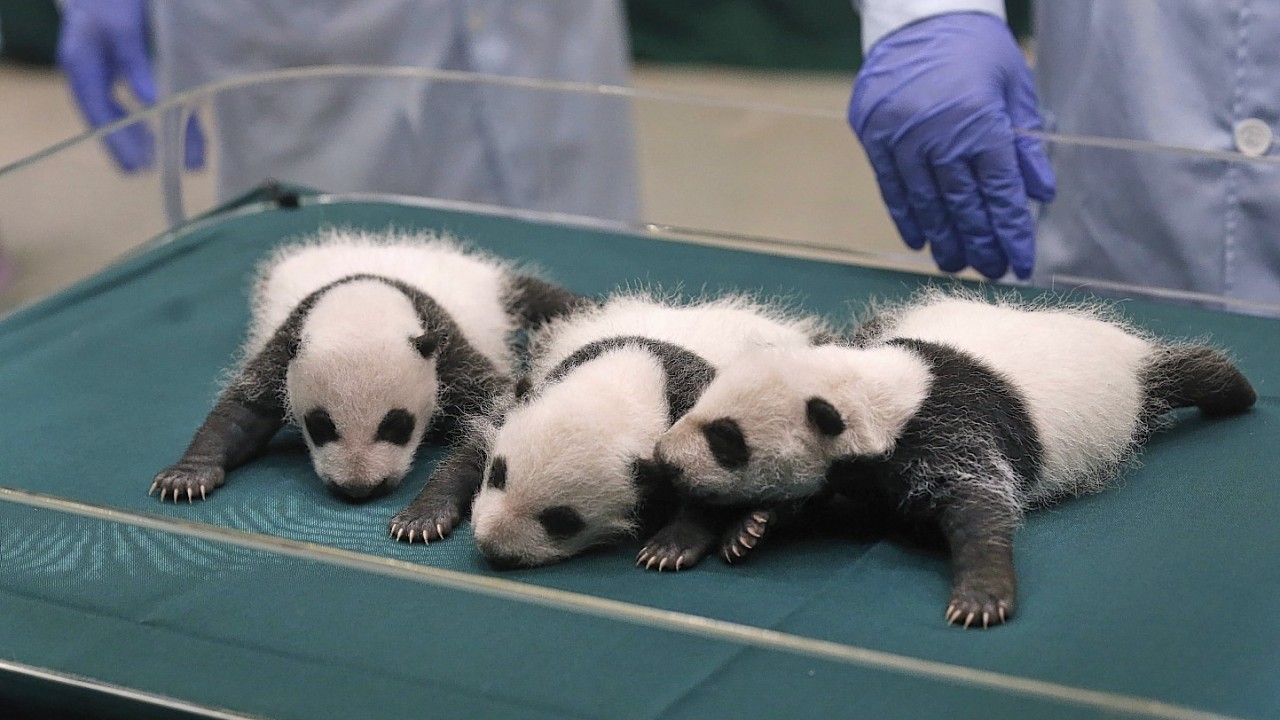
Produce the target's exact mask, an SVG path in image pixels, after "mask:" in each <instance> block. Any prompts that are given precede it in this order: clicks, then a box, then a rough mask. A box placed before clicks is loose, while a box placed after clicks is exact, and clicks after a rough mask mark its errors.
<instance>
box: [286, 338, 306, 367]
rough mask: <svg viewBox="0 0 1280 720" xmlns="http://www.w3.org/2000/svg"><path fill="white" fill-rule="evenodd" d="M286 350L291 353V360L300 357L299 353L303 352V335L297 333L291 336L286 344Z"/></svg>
mask: <svg viewBox="0 0 1280 720" xmlns="http://www.w3.org/2000/svg"><path fill="white" fill-rule="evenodd" d="M284 351H285V352H286V353H288V355H289V362H293V361H294V360H296V359H298V353H300V352H302V335H301V334H297V335H294V336H292V337H290V338H289V340H288V342H286V343H285V345H284Z"/></svg>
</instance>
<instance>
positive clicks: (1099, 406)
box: [657, 292, 1158, 508]
mask: <svg viewBox="0 0 1280 720" xmlns="http://www.w3.org/2000/svg"><path fill="white" fill-rule="evenodd" d="M874 327H875V335H874V336H873V337H871V338H868V341H867V342H866V343H865V344H864V345H863V347H861V348H842V347H822V348H806V349H797V350H786V351H779V350H765V351H761V352H758V353H755V354H753V355H752V356H751V357H749V358H747V359H744V360H743V361H741V362H740V363H737V364H735V365H733V366H730V367H728V368H726V369H725V370H724V371H723V372H722V373H721V374H720V375H719V376H718V377H717V378H716V380H715V381H714V382H713V383H712V384H711V386H710V387H709V388H708V389H707V391H706V392H705V393H704V394H703V396H702V397H701V399H700V400H699V402H698V403H697V405H695V406H694V408H693V409H692V410H691V411H690V412H689V413H688V414H686V415H685V417H684V418H682V419H681V420H680V421H679V422H677V423H676V424H675V425H673V426H672V427H671V429H670V430H668V431H667V432H666V433H664V434H663V436H662V437H661V438H660V439H659V442H658V447H657V452H658V455H659V456H660V457H661V458H663V459H664V460H667V461H669V462H672V463H674V464H675V465H677V466H679V467H681V468H682V469H683V470H684V475H683V480H682V482H684V483H686V484H687V485H688V486H689V487H690V488H691V489H695V490H696V489H701V490H702V491H703V492H705V493H707V494H708V495H713V496H715V497H716V498H717V499H719V500H722V501H741V500H745V499H751V500H766V499H774V500H781V499H788V498H796V497H804V496H807V495H811V494H813V493H814V492H816V491H817V489H818V488H819V487H820V485H821V481H822V477H823V474H824V472H825V470H826V468H827V466H828V465H829V463H830V462H831V461H832V460H834V459H836V458H839V457H841V456H844V455H848V454H858V455H877V454H881V453H884V452H886V451H888V450H890V449H892V447H893V445H894V438H896V437H897V436H898V435H899V433H900V432H901V430H902V427H903V426H904V424H905V423H906V422H907V421H908V420H909V419H910V418H911V417H912V415H914V413H915V412H916V410H917V409H918V408H919V406H920V404H921V403H922V402H923V401H924V399H925V397H926V395H927V393H928V390H929V387H930V384H931V383H932V382H933V380H932V377H931V374H930V372H929V370H928V367H927V365H926V364H925V363H924V362H923V361H922V360H921V359H920V358H918V357H916V356H915V355H914V354H913V353H911V352H910V351H909V350H906V349H903V348H898V347H895V346H884V345H880V344H879V343H880V342H881V341H883V340H886V339H890V338H894V337H909V338H917V339H922V340H928V341H932V342H935V343H940V344H946V345H950V346H952V347H955V348H958V349H961V350H963V351H966V352H968V353H969V354H971V355H972V356H975V357H976V358H977V359H979V360H980V361H982V362H984V363H985V364H986V365H987V366H988V367H990V368H992V369H994V370H995V371H996V372H998V373H1000V374H1001V375H1002V376H1003V377H1004V378H1005V379H1006V380H1007V381H1008V382H1010V383H1011V384H1012V385H1013V386H1014V387H1015V388H1016V390H1017V391H1018V392H1019V393H1020V394H1021V396H1022V397H1023V399H1024V400H1025V401H1026V403H1027V407H1028V411H1029V414H1030V415H1031V419H1032V422H1033V424H1034V425H1035V427H1036V430H1037V432H1038V434H1039V436H1040V441H1041V443H1042V445H1043V448H1044V456H1043V475H1042V477H1041V481H1040V482H1039V484H1038V485H1037V486H1036V487H1034V488H1033V489H1032V492H1031V493H1030V495H1029V496H1027V497H1013V496H1012V495H1013V493H1014V491H1015V488H1016V485H1015V483H1014V482H1012V480H1013V477H1012V473H1013V470H1012V468H1011V467H1010V466H1009V465H1008V463H1007V462H1004V461H1003V460H1000V459H999V458H996V457H995V456H994V455H993V457H992V462H990V463H988V465H989V466H990V467H992V468H993V469H996V470H997V471H998V473H999V474H1000V475H1001V477H1000V479H999V481H995V482H993V480H996V479H995V478H988V477H983V478H977V477H974V478H967V479H966V478H961V477H956V478H955V480H957V481H959V482H966V481H969V482H972V483H975V484H980V485H983V486H984V487H988V489H990V490H992V491H995V492H997V493H998V494H1000V496H1002V497H1005V500H1006V501H1007V503H1008V504H1009V506H1011V507H1019V508H1022V507H1026V506H1028V505H1034V504H1037V503H1042V502H1046V501H1050V500H1053V499H1057V498H1059V497H1061V496H1063V495H1069V494H1079V493H1084V492H1090V491H1093V490H1096V489H1098V488H1099V487H1101V485H1102V483H1104V482H1105V481H1106V480H1107V479H1109V478H1110V477H1111V476H1113V475H1114V473H1115V472H1116V470H1117V469H1118V467H1119V465H1120V463H1122V462H1123V461H1124V460H1125V459H1126V458H1127V457H1129V455H1130V454H1131V452H1132V450H1133V445H1134V438H1135V436H1136V435H1137V433H1138V432H1139V430H1140V429H1141V428H1139V423H1140V422H1141V410H1142V403H1143V396H1144V387H1143V381H1142V373H1143V371H1144V369H1145V368H1146V366H1147V363H1148V362H1149V360H1150V358H1151V356H1152V353H1153V352H1154V351H1156V350H1157V349H1158V347H1157V346H1156V345H1155V344H1154V343H1153V341H1152V340H1150V339H1149V338H1147V337H1146V336H1144V335H1142V334H1140V333H1138V332H1136V331H1134V330H1131V329H1129V328H1127V327H1126V326H1124V325H1123V324H1122V323H1119V322H1118V321H1116V320H1113V319H1110V318H1107V317H1106V316H1105V315H1104V314H1103V313H1101V312H1100V311H1099V310H1098V309H1096V308H1086V307H1069V308H1066V307H1064V308H1050V307H1043V306H1027V305H1017V304H1014V303H1012V302H998V303H988V302H985V301H982V300H978V299H975V298H972V297H968V296H964V295H959V294H954V293H953V294H944V293H939V292H931V293H926V294H924V295H923V296H921V297H919V298H917V299H916V300H914V301H912V302H909V303H906V304H904V305H902V306H900V307H897V308H889V309H887V310H881V311H880V313H879V314H878V316H877V324H876V325H875V326H874ZM811 397H820V398H823V399H825V400H827V401H828V402H831V403H832V404H833V405H834V406H835V407H836V408H837V409H838V410H839V412H840V414H841V416H842V419H843V421H844V422H845V425H846V430H845V432H844V433H842V434H841V435H839V436H837V437H835V438H826V437H823V436H822V435H821V434H820V433H818V432H816V431H815V430H814V429H813V428H812V427H811V426H810V425H809V424H808V422H807V418H806V411H805V403H806V402H807V400H808V399H809V398H811ZM982 401H983V398H981V397H975V398H974V402H975V403H980V402H982ZM721 417H730V418H732V419H734V420H735V421H736V422H737V423H738V425H739V427H740V428H741V430H742V432H743V436H744V438H745V439H746V443H747V446H748V447H749V448H750V450H751V456H750V461H749V462H748V465H747V466H746V467H745V468H740V469H736V470H734V471H732V472H731V471H726V470H724V469H723V468H721V467H720V466H719V465H718V464H717V463H716V461H715V459H714V457H713V456H712V455H711V453H710V450H709V449H708V446H707V441H706V439H705V437H704V436H703V433H702V430H701V428H702V427H703V426H704V425H705V424H706V423H708V422H710V421H712V420H715V419H717V418H721ZM971 451H972V452H974V453H995V450H994V449H993V448H990V447H986V446H983V445H981V444H975V446H974V447H973V448H971ZM997 460H998V462H996V461H997ZM938 462H939V463H947V458H942V457H940V458H939V459H938ZM916 490H917V491H920V492H929V489H928V488H917V489H916Z"/></svg>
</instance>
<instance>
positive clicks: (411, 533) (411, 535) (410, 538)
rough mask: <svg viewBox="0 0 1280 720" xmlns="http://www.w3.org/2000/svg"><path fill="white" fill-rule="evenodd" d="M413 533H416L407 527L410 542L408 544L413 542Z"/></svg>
mask: <svg viewBox="0 0 1280 720" xmlns="http://www.w3.org/2000/svg"><path fill="white" fill-rule="evenodd" d="M415 534H416V533H415V531H414V530H413V529H412V528H410V529H409V544H410V545H412V544H413V536H414V535H415Z"/></svg>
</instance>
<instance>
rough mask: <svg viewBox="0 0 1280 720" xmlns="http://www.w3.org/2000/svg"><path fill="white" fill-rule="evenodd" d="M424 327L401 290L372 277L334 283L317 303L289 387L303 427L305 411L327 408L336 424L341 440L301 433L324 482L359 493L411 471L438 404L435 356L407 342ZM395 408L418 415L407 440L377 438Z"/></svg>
mask: <svg viewBox="0 0 1280 720" xmlns="http://www.w3.org/2000/svg"><path fill="white" fill-rule="evenodd" d="M370 318H377V321H376V322H370ZM421 333H422V323H421V321H420V320H419V318H418V316H417V313H416V312H415V311H414V308H413V305H412V304H411V303H410V301H409V299H408V298H407V297H405V295H404V293H402V292H400V291H398V290H396V289H395V288H393V287H390V286H389V285H387V284H385V283H382V282H378V281H374V280H369V281H361V282H353V283H350V284H347V285H340V286H338V287H335V288H334V289H332V290H330V291H329V292H327V293H325V295H324V296H323V297H321V298H320V301H319V302H317V303H316V305H315V307H314V308H313V309H312V311H311V313H310V315H309V316H308V321H307V323H306V324H305V325H304V327H303V333H302V343H301V347H300V350H299V353H298V355H297V357H296V358H295V359H294V361H293V362H292V363H290V365H289V371H288V374H287V380H286V388H287V391H288V392H287V398H288V404H289V412H290V414H291V416H292V417H293V421H294V422H295V423H297V424H298V425H299V426H302V424H303V416H304V415H305V414H306V413H307V412H308V411H310V410H313V409H316V408H320V407H323V408H324V409H325V410H326V411H327V412H328V413H329V415H330V416H331V417H332V418H333V422H334V424H335V425H336V426H337V428H338V432H339V436H340V439H339V440H337V441H334V442H330V443H327V444H325V445H323V446H321V447H317V446H315V445H314V444H313V443H312V442H311V438H310V436H309V435H307V434H306V433H304V437H306V439H307V446H308V447H309V448H310V449H311V461H312V464H313V465H314V466H315V470H316V473H317V474H318V475H320V477H321V478H322V479H324V480H325V481H327V482H330V483H333V484H335V485H337V486H339V487H342V488H344V489H346V490H348V491H353V492H356V493H357V494H358V493H359V492H360V491H361V490H362V489H367V488H370V487H372V486H375V485H377V484H378V483H379V482H380V481H382V480H383V479H384V478H395V480H396V481H397V482H398V481H399V479H400V478H403V477H404V476H405V475H406V474H407V473H408V472H409V467H410V465H411V464H412V462H413V454H414V450H415V449H416V448H417V446H418V443H419V442H421V440H422V435H423V432H424V431H425V429H426V427H427V420H428V418H430V417H431V416H432V415H433V414H434V413H435V411H436V389H437V385H438V382H437V377H436V364H435V360H434V358H433V359H431V360H427V359H426V358H423V357H422V355H420V354H419V353H418V352H417V350H415V349H414V347H413V346H412V345H411V344H410V343H409V341H408V340H409V338H412V337H414V336H416V335H420V334H421ZM393 408H401V409H404V410H408V411H409V412H411V413H413V415H414V417H415V423H414V430H413V435H412V438H411V440H410V441H409V443H408V444H407V445H404V446H398V445H392V444H390V443H385V442H375V440H374V437H375V436H376V434H377V431H378V425H379V423H380V422H381V421H382V418H383V416H384V415H385V414H386V413H387V411H388V410H391V409H393Z"/></svg>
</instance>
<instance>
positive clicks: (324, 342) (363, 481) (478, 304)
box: [245, 230, 516, 496]
mask: <svg viewBox="0 0 1280 720" xmlns="http://www.w3.org/2000/svg"><path fill="white" fill-rule="evenodd" d="M509 272H510V268H509V267H508V266H507V265H506V264H505V263H503V262H501V261H499V260H496V259H494V258H492V257H489V256H486V255H483V254H480V253H475V252H471V251H466V250H464V249H463V248H462V247H461V246H460V245H459V244H458V243H456V242H454V241H453V240H451V239H448V238H440V237H437V236H435V235H431V234H420V235H399V234H394V233H388V234H371V233H364V232H347V231H339V230H328V231H325V232H322V233H320V234H319V235H317V236H315V237H313V238H310V239H308V240H307V241H305V242H301V243H297V244H292V245H287V246H285V247H283V248H281V249H279V250H278V251H276V253H275V254H274V255H273V256H272V257H271V259H269V260H268V261H267V262H266V263H264V265H263V266H262V268H261V270H260V272H259V275H258V280H257V283H256V285H255V288H254V301H253V310H254V314H253V322H252V325H251V327H250V331H249V338H248V340H247V342H246V345H245V357H246V358H249V357H253V356H254V355H255V354H256V353H257V352H258V351H260V350H261V349H262V348H263V347H264V346H265V345H266V343H267V341H268V340H269V339H270V338H271V337H272V335H273V334H274V333H275V332H276V330H277V329H278V328H279V327H280V326H281V325H282V324H283V323H284V322H285V320H286V319H287V318H288V317H289V315H290V314H291V313H292V312H293V310H294V308H295V307H297V305H298V304H299V303H300V302H301V301H302V300H303V299H304V298H306V297H307V296H308V295H310V294H311V293H313V292H315V291H316V290H319V289H320V288H322V287H325V286H326V285H329V284H330V283H332V282H334V281H336V280H339V279H341V278H343V277H346V276H349V275H354V274H370V275H378V276H383V277H389V278H392V279H396V280H399V281H402V282H404V283H405V284H407V285H410V286H412V287H415V288H417V289H419V290H422V291H423V292H425V293H426V294H428V295H430V296H431V297H432V298H433V299H434V300H435V301H436V302H437V303H439V305H440V306H441V307H442V308H443V309H444V310H445V311H446V312H447V313H449V315H450V316H451V317H452V318H453V320H454V322H455V323H457V325H458V326H459V328H460V330H461V333H462V335H463V336H464V337H465V339H466V340H467V341H468V342H469V343H470V344H471V345H472V346H473V347H475V348H476V349H477V350H478V351H479V352H480V353H482V354H483V355H484V356H485V357H486V358H488V359H489V360H490V361H491V362H492V363H493V364H494V366H495V367H496V368H497V369H498V370H499V371H500V372H507V373H510V372H513V371H514V367H515V357H514V354H513V353H512V351H511V349H510V336H511V333H512V332H513V331H514V330H515V327H516V323H515V320H514V318H512V317H511V316H510V315H508V314H507V312H506V309H505V307H504V303H503V293H504V290H505V287H506V283H507V275H508V274H509ZM423 330H424V328H423V325H422V322H421V319H420V318H419V317H418V315H417V313H416V311H415V309H414V307H413V304H412V302H411V301H410V300H409V298H407V297H406V296H405V295H404V293H402V292H400V291H399V290H397V289H395V288H393V287H391V286H389V285H387V284H386V283H383V282H379V281H376V280H361V281H355V282H351V283H347V284H343V285H339V286H336V287H334V288H333V289H331V290H329V291H327V292H326V293H325V294H324V295H323V296H321V298H320V299H319V301H318V302H317V303H316V305H315V306H314V307H313V308H312V310H311V311H310V313H309V314H308V315H307V317H306V319H305V322H304V324H303V328H302V333H301V340H302V342H301V345H300V349H299V354H298V356H297V357H296V358H295V359H294V361H293V362H292V363H291V364H290V366H289V370H288V374H287V379H286V387H285V388H283V389H282V390H283V391H284V392H285V398H286V404H287V406H288V410H289V413H290V415H291V417H292V419H293V421H294V422H295V423H297V424H298V425H299V426H302V425H303V419H304V416H305V414H306V413H307V412H309V411H311V410H314V409H317V408H323V409H325V410H326V411H327V412H328V413H329V414H330V416H331V417H332V419H333V422H334V424H335V425H336V427H337V429H338V435H339V440H337V441H334V442H330V443H327V444H325V445H324V446H321V447H317V446H315V445H314V444H313V443H312V441H311V438H310V437H309V435H307V434H306V433H304V436H306V437H307V443H308V446H309V447H310V449H311V460H312V464H313V465H314V467H315V470H316V472H317V474H319V475H320V476H321V477H322V478H323V479H325V480H326V481H327V482H330V483H333V484H335V485H337V486H339V487H340V488H342V489H344V490H345V491H346V492H348V493H349V494H353V495H357V496H358V495H360V494H362V493H364V492H367V491H368V490H369V489H371V488H373V487H375V486H377V485H378V484H379V483H381V482H382V481H384V480H389V481H390V483H391V484H395V483H398V482H399V481H400V480H401V479H402V478H403V477H404V476H405V474H407V473H408V471H409V468H410V465H411V464H412V462H413V456H414V452H415V450H416V448H417V445H418V444H419V443H420V442H421V439H422V436H423V434H424V431H425V430H426V428H427V426H428V422H429V419H430V418H431V416H432V415H433V414H434V413H435V411H436V409H437V392H438V385H439V382H438V376H437V373H436V359H435V358H434V357H432V358H431V359H424V358H423V357H422V356H421V355H420V354H419V353H418V352H417V351H416V350H415V349H414V347H413V346H412V344H411V343H410V339H411V338H414V337H416V336H419V335H421V334H422V333H423ZM396 408H400V409H404V410H408V411H409V412H411V413H412V414H413V415H414V420H415V422H414V430H413V433H412V436H411V439H410V442H409V443H408V444H406V445H404V446H398V445H393V444H391V443H386V442H375V440H374V438H375V436H376V433H377V429H378V426H379V424H380V422H381V421H382V419H383V418H384V417H385V415H386V413H387V412H388V411H389V410H392V409H396Z"/></svg>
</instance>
